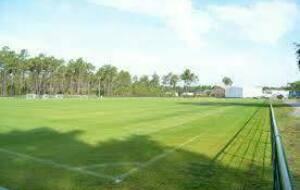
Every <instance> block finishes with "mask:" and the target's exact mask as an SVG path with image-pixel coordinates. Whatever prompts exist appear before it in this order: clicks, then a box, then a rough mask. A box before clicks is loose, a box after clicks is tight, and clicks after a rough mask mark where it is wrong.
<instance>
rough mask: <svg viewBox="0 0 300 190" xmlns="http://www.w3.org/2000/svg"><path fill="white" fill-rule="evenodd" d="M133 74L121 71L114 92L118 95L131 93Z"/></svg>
mask: <svg viewBox="0 0 300 190" xmlns="http://www.w3.org/2000/svg"><path fill="white" fill-rule="evenodd" d="M131 84H132V81H131V75H130V73H129V72H128V71H123V70H122V71H120V72H119V73H118V75H117V78H116V81H115V86H114V94H116V95H118V96H125V95H131Z"/></svg>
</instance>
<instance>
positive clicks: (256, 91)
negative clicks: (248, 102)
mask: <svg viewBox="0 0 300 190" xmlns="http://www.w3.org/2000/svg"><path fill="white" fill-rule="evenodd" d="M243 89H244V90H243V97H244V98H259V97H265V94H264V93H263V89H262V87H244V88H243Z"/></svg>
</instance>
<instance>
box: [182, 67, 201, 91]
mask: <svg viewBox="0 0 300 190" xmlns="http://www.w3.org/2000/svg"><path fill="white" fill-rule="evenodd" d="M180 78H181V80H183V81H184V86H185V92H188V91H189V87H190V85H191V83H193V82H196V81H198V77H197V75H196V74H195V73H193V72H192V71H191V70H190V69H186V70H184V71H183V73H182V74H181V76H180Z"/></svg>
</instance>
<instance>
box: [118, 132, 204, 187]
mask: <svg viewBox="0 0 300 190" xmlns="http://www.w3.org/2000/svg"><path fill="white" fill-rule="evenodd" d="M199 137H200V135H197V136H195V137H192V138H190V139H189V140H187V141H185V142H183V143H181V144H179V145H178V146H176V147H174V148H173V149H170V150H167V151H165V152H164V153H162V154H159V155H157V156H155V157H153V158H151V159H150V160H149V161H147V162H145V163H143V164H141V165H140V166H137V167H135V168H132V169H131V170H129V171H128V172H126V173H124V174H121V175H119V176H117V177H116V179H115V182H116V183H121V182H122V181H123V180H124V179H125V178H127V177H128V176H130V175H132V174H133V173H136V172H138V171H140V170H141V169H144V168H145V167H147V166H149V165H151V164H153V163H154V162H157V161H159V160H160V159H162V158H164V157H166V156H168V155H170V154H172V153H174V152H175V151H177V150H178V149H180V148H182V147H184V146H186V145H187V144H190V143H191V142H193V141H195V140H196V139H198V138H199Z"/></svg>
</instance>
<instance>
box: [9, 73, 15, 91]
mask: <svg viewBox="0 0 300 190" xmlns="http://www.w3.org/2000/svg"><path fill="white" fill-rule="evenodd" d="M14 78H15V75H14V74H13V73H11V80H10V96H14V95H15V93H14V91H15V79H14Z"/></svg>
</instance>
